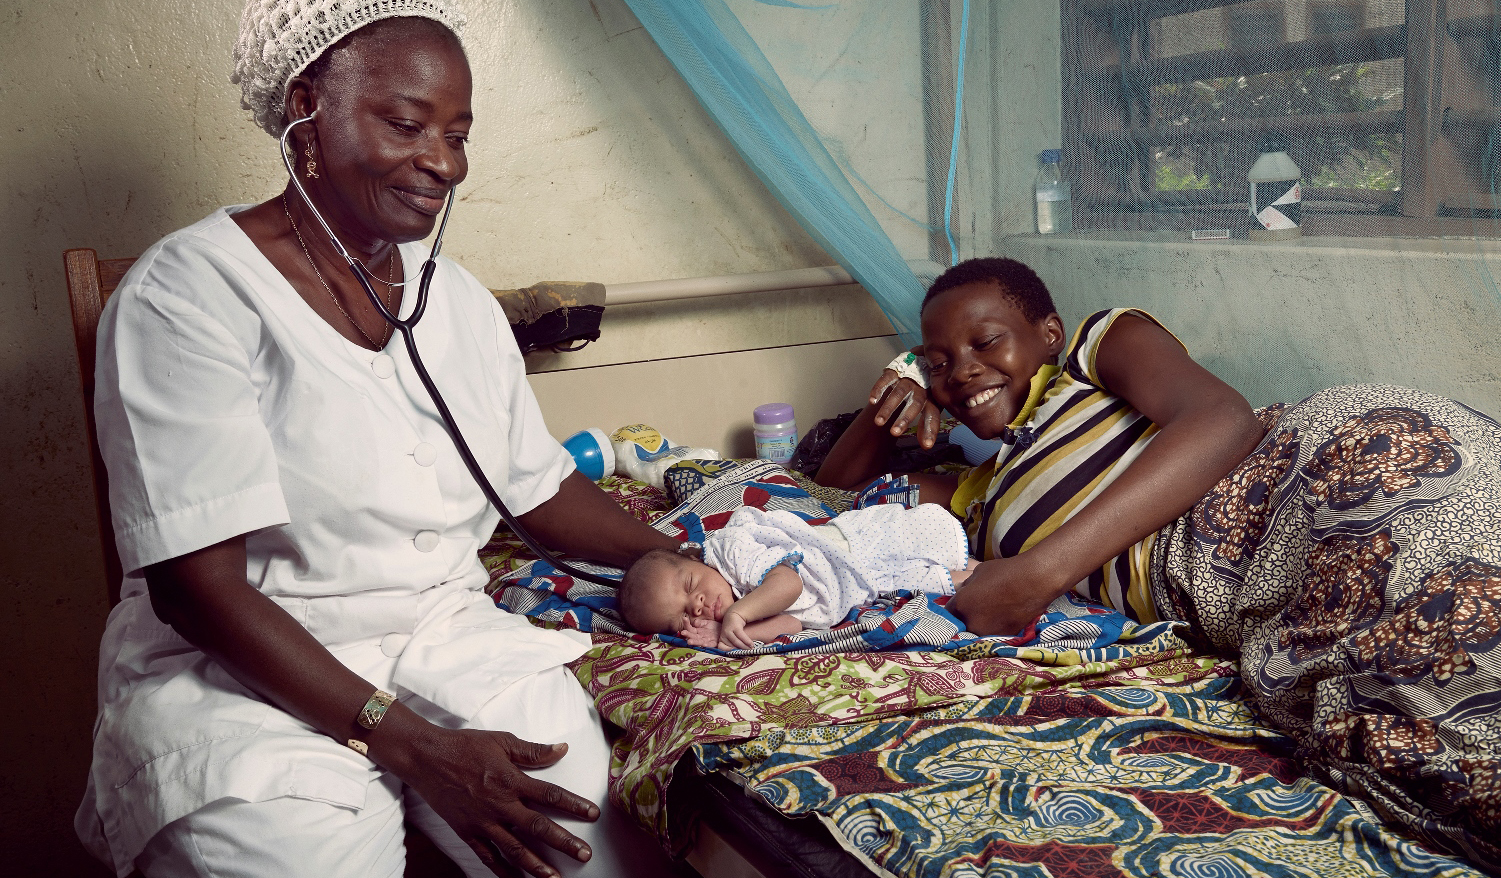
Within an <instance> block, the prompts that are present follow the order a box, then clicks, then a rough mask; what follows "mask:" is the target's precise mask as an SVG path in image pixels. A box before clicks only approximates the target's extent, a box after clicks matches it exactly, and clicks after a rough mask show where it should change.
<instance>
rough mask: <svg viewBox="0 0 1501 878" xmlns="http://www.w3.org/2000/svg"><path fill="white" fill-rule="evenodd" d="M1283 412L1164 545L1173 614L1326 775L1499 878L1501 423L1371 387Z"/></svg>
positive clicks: (1338, 391) (1156, 562)
mask: <svg viewBox="0 0 1501 878" xmlns="http://www.w3.org/2000/svg"><path fill="white" fill-rule="evenodd" d="M1268 414H1269V416H1270V417H1269V419H1270V418H1275V422H1274V423H1273V424H1272V425H1271V429H1270V431H1269V432H1268V433H1267V435H1266V438H1265V439H1263V440H1262V442H1261V444H1260V446H1259V447H1258V448H1257V449H1256V451H1255V452H1254V453H1252V455H1251V456H1250V457H1249V458H1247V459H1246V461H1245V462H1244V463H1242V464H1241V465H1240V466H1239V467H1238V468H1237V469H1236V470H1235V471H1233V472H1232V473H1231V474H1230V475H1229V476H1227V477H1226V478H1225V479H1224V480H1222V481H1221V482H1220V484H1219V485H1218V486H1216V488H1215V489H1214V490H1213V491H1212V492H1211V493H1210V494H1209V495H1208V496H1207V497H1205V498H1204V499H1203V500H1202V501H1200V502H1199V503H1198V504H1197V505H1196V506H1195V507H1194V508H1193V509H1192V510H1191V511H1190V512H1189V514H1188V515H1185V516H1184V517H1183V518H1181V519H1180V520H1179V521H1178V522H1176V523H1175V524H1173V525H1171V526H1169V527H1168V528H1167V529H1165V530H1164V531H1162V532H1161V534H1160V536H1159V540H1158V542H1157V546H1156V553H1155V555H1154V558H1153V580H1152V591H1153V594H1154V596H1155V597H1156V599H1157V601H1158V604H1159V610H1160V611H1161V612H1162V613H1163V614H1164V615H1165V616H1170V617H1175V618H1178V619H1182V620H1186V621H1188V622H1189V623H1190V624H1191V626H1192V630H1193V631H1195V632H1198V634H1199V635H1201V636H1202V637H1204V638H1206V639H1207V640H1208V641H1209V642H1210V643H1211V644H1212V645H1213V646H1214V647H1215V648H1216V649H1218V650H1220V651H1221V652H1224V653H1227V654H1229V655H1238V656H1240V661H1241V674H1242V676H1243V678H1244V680H1245V685H1246V689H1247V692H1248V694H1249V697H1250V700H1251V702H1252V703H1253V704H1254V706H1255V707H1256V709H1257V710H1258V712H1259V714H1260V715H1261V716H1262V717H1264V718H1265V719H1266V720H1267V721H1268V722H1270V723H1272V724H1273V725H1275V726H1277V727H1278V728H1279V729H1281V730H1282V731H1284V732H1286V733H1287V734H1288V735H1289V736H1291V738H1292V739H1293V740H1294V741H1295V743H1296V753H1297V757H1298V758H1299V759H1300V760H1301V761H1302V762H1303V764H1304V765H1306V766H1307V768H1308V770H1309V771H1310V772H1311V773H1312V774H1313V775H1314V776H1315V777H1317V778H1319V779H1320V780H1322V781H1324V782H1325V783H1328V784H1329V785H1330V786H1332V787H1334V788H1335V789H1337V790H1340V791H1342V792H1345V793H1348V794H1349V795H1351V796H1352V797H1353V798H1355V799H1357V800H1359V801H1361V802H1363V803H1365V805H1364V807H1366V808H1368V809H1369V810H1370V811H1371V812H1373V813H1374V814H1375V815H1377V816H1379V817H1380V818H1381V819H1383V820H1385V821H1387V822H1388V823H1389V824H1391V825H1394V826H1397V827H1399V828H1401V829H1402V830H1403V831H1405V832H1407V833H1410V834H1411V835H1413V836H1415V837H1416V838H1418V839H1420V840H1422V841H1423V842H1425V843H1428V844H1430V845H1432V846H1434V847H1435V848H1437V849H1440V850H1445V851H1449V852H1453V853H1457V854H1460V855H1462V856H1465V857H1468V858H1470V859H1471V860H1472V861H1473V862H1475V863H1477V864H1479V865H1480V866H1482V867H1483V868H1486V869H1490V870H1492V871H1501V425H1498V424H1497V423H1496V421H1494V420H1492V419H1491V418H1489V417H1486V416H1485V415H1482V414H1480V413H1478V412H1476V411H1474V410H1472V409H1469V408H1467V407H1465V406H1464V405H1461V404H1459V403H1456V402H1453V401H1451V400H1447V399H1442V398H1439V397H1435V396H1432V395H1429V394H1426V393H1421V392H1418V391H1414V390H1407V389H1403V388H1397V387H1385V386H1375V385H1362V386H1356V387H1338V388H1334V389H1331V390H1326V391H1321V392H1320V393H1317V394H1315V395H1313V396H1311V397H1309V398H1308V399H1306V400H1304V401H1303V402H1301V403H1298V404H1297V405H1293V406H1289V407H1287V408H1286V409H1285V410H1283V411H1281V412H1280V413H1278V412H1269V413H1268Z"/></svg>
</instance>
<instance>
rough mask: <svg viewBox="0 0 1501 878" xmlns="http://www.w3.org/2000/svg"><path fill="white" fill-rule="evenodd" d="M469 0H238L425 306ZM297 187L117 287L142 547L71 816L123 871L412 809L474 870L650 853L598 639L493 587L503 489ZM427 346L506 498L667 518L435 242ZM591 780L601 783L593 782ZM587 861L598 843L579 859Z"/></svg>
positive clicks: (617, 869)
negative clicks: (420, 290) (526, 364)
mask: <svg viewBox="0 0 1501 878" xmlns="http://www.w3.org/2000/svg"><path fill="white" fill-rule="evenodd" d="M450 4H451V0H251V4H250V7H249V8H248V9H247V10H246V12H245V15H244V19H243V21H242V25H241V34H240V39H239V44H238V45H237V46H236V62H237V63H236V74H235V77H234V78H235V80H236V81H238V82H240V84H241V86H242V88H243V89H244V95H245V99H244V103H245V105H246V107H247V108H249V109H251V110H253V111H254V112H255V114H256V119H257V121H258V122H259V123H260V124H261V125H262V126H263V127H264V128H265V129H266V130H267V131H268V132H270V133H272V134H273V135H279V134H280V133H281V132H282V130H283V128H284V127H285V126H286V125H287V124H288V120H290V119H300V118H302V117H304V116H309V115H312V116H313V117H314V119H313V122H311V123H309V124H301V125H298V126H296V128H295V129H294V130H293V132H292V138H291V143H292V144H293V145H295V148H296V157H297V162H296V168H297V173H298V174H299V176H300V179H301V181H302V183H303V184H304V187H305V188H306V190H307V192H308V197H309V199H310V200H311V201H312V202H314V204H315V205H316V207H317V208H318V210H319V211H321V213H322V214H323V216H324V217H326V218H327V220H328V222H329V224H330V225H331V226H332V228H333V231H334V233H335V234H336V235H337V236H338V237H339V239H340V241H341V242H342V243H343V245H344V246H345V247H346V248H348V250H349V251H350V252H351V253H352V254H354V256H355V257H356V258H358V259H360V260H361V261H362V262H364V264H365V265H366V266H368V267H369V269H370V271H371V274H373V275H374V276H375V277H376V278H379V279H382V281H384V282H377V283H376V284H375V287H376V291H377V293H378V294H379V295H381V296H382V297H383V298H385V299H386V301H387V302H388V303H389V304H390V307H391V309H392V310H393V311H394V312H396V313H398V314H402V315H403V316H405V315H407V314H409V313H410V308H411V304H412V299H413V298H415V293H413V294H408V293H407V290H413V291H415V288H416V284H415V283H413V284H412V285H411V286H410V287H406V286H402V285H401V281H403V280H409V281H410V280H414V279H415V278H416V277H417V275H418V273H419V271H420V268H421V263H422V260H423V258H424V256H425V254H426V248H425V247H424V246H422V245H421V244H420V243H416V242H420V241H421V240H422V239H423V238H425V237H426V236H428V235H429V234H430V233H431V232H432V230H433V227H434V224H435V222H436V217H437V215H438V213H439V211H440V209H441V208H442V205H443V202H444V198H445V196H446V195H447V193H448V191H449V189H450V187H453V186H456V185H457V184H458V183H459V182H460V181H461V180H463V178H464V176H465V173H466V172H467V169H468V166H467V160H466V158H465V153H464V143H465V140H466V139H467V137H468V135H469V129H470V124H471V122H472V115H471V111H470V92H471V80H470V72H469V66H468V61H467V60H466V57H465V54H464V51H463V48H462V46H461V44H460V42H459V38H458V36H457V32H458V29H459V28H460V26H461V20H460V16H459V15H458V14H457V12H456V11H455V10H454V9H453V8H452V7H451V5H450ZM391 336H392V332H391V328H390V327H389V325H388V324H387V323H386V322H385V321H384V320H383V319H382V318H381V317H380V315H379V314H378V312H377V311H376V310H375V308H374V307H373V305H372V304H371V303H370V302H369V301H368V300H367V297H366V295H365V293H364V291H363V290H362V289H361V288H360V287H359V285H358V284H357V283H356V281H355V279H354V278H353V277H352V276H351V274H350V272H349V271H348V269H347V266H346V265H345V264H344V263H343V261H342V259H341V258H340V257H339V256H338V254H337V251H336V250H335V248H334V246H333V244H332V243H331V241H330V240H329V238H328V237H327V235H326V233H325V232H324V231H323V229H322V227H321V226H320V225H318V223H317V221H316V220H315V219H314V217H313V215H312V213H311V212H310V211H309V208H308V204H307V203H306V202H305V201H304V200H303V199H302V198H301V197H300V196H299V194H298V192H297V190H296V189H295V188H293V187H292V186H291V185H290V184H289V185H288V186H287V188H286V190H285V191H284V192H283V194H282V195H280V196H278V197H276V198H273V199H271V200H269V201H267V202H264V203H262V204H258V205H253V206H239V207H230V208H225V209H221V210H219V211H216V212H215V213H214V214H212V215H210V216H209V217H207V218H205V219H203V220H202V221H200V222H198V223H196V224H194V225H192V226H190V227H188V228H186V229H183V230H181V231H178V232H175V233H173V234H172V235H169V236H168V237H167V238H165V239H163V240H162V241H160V242H158V243H157V244H156V245H154V246H153V247H152V248H151V249H150V250H148V251H147V252H146V253H145V254H144V255H143V256H142V258H141V259H140V260H139V261H138V262H137V264H136V265H135V267H134V268H133V269H132V270H131V272H130V274H129V275H127V277H126V278H125V280H124V282H123V283H122V284H121V286H120V288H119V290H118V292H117V293H116V294H115V296H114V297H113V298H112V299H111V300H110V303H109V306H108V308H106V310H105V314H104V316H103V318H102V322H101V325H100V335H99V339H100V342H99V366H98V372H97V385H98V391H97V402H96V413H97V416H98V423H99V437H100V444H101V446H102V449H103V453H104V458H105V461H106V462H107V465H108V469H109V476H110V503H111V506H112V510H113V513H114V522H115V537H116V541H117V543H118V545H119V548H120V553H121V556H122V558H123V560H124V566H125V569H126V570H127V571H130V572H129V573H128V575H127V576H126V579H125V582H124V587H123V589H122V596H123V599H122V600H121V602H120V604H119V606H117V607H116V608H115V610H114V612H113V613H112V615H111V616H110V620H109V624H108V627H107V630H106V632H105V635H104V641H103V644H102V648H101V657H100V673H99V703H100V712H99V719H98V722H97V724H96V729H95V741H94V761H93V766H92V768H91V772H90V778H89V789H88V793H87V795H86V798H85V801H84V802H83V804H82V806H81V807H80V809H79V813H78V818H77V827H78V831H79V834H80V836H81V837H82V838H83V839H84V841H85V843H86V844H87V845H88V846H89V847H90V849H91V850H93V851H94V852H95V853H96V854H97V855H98V856H99V857H100V858H101V859H103V860H104V861H106V862H107V863H109V864H110V865H111V866H112V867H113V868H114V870H115V871H116V872H117V874H119V875H122V876H124V875H127V874H128V873H129V872H130V871H131V870H132V869H137V868H138V869H140V870H142V871H143V872H144V873H145V874H146V875H147V876H157V875H223V874H230V873H233V874H235V875H266V876H272V875H275V876H295V875H306V876H332V875H360V876H367V875H369V876H383V875H392V876H396V875H400V874H401V873H402V868H403V862H404V846H403V828H402V827H403V821H404V820H410V821H411V822H413V823H415V824H417V825H419V826H420V827H422V828H423V829H424V831H426V832H428V834H429V835H431V836H433V837H434V839H435V840H437V841H438V842H439V845H440V846H441V847H443V848H444V850H445V851H446V852H449V853H450V855H451V856H454V858H455V859H456V860H459V861H460V864H461V865H462V866H464V868H465V871H466V872H468V873H469V874H471V875H481V874H488V873H489V870H490V868H491V867H495V868H500V866H499V864H500V863H501V861H502V860H509V861H510V862H511V863H512V864H514V865H515V866H517V867H519V868H520V869H522V870H524V871H525V872H527V873H529V874H533V875H539V876H542V875H556V874H559V873H560V872H561V873H563V874H574V873H576V872H577V873H580V874H584V875H601V876H613V875H628V874H633V873H636V874H657V873H659V870H661V869H662V868H663V865H662V860H661V859H660V855H659V854H658V853H657V852H656V850H655V846H654V842H653V840H652V839H650V838H649V837H648V836H647V834H646V833H645V832H643V831H641V830H640V829H638V828H636V827H635V826H633V825H631V824H630V823H629V820H628V818H625V817H624V815H621V814H619V813H618V812H616V811H615V810H614V809H613V808H611V807H610V806H608V805H607V804H606V801H605V782H606V771H607V767H608V749H607V747H606V744H605V741H604V738H603V734H602V731H601V724H600V720H599V718H598V716H597V715H596V714H595V712H594V710H593V707H592V705H591V704H590V702H589V699H588V697H587V696H586V695H585V693H584V692H583V691H582V689H581V688H580V686H579V685H578V683H577V681H576V680H575V679H574V678H573V676H572V675H571V674H570V673H569V672H568V670H567V669H566V668H565V667H563V665H564V663H565V662H568V661H570V660H572V659H574V658H576V657H578V656H579V655H581V654H582V653H583V652H584V650H586V649H587V648H588V639H587V637H585V636H582V635H578V634H576V633H572V634H570V633H568V632H555V631H545V630H542V629H538V628H534V627H532V626H531V625H530V624H529V623H528V622H527V621H526V620H525V619H524V618H520V617H516V616H513V615H510V614H508V613H505V612H503V611H501V610H499V609H497V608H496V607H495V606H494V605H493V603H491V601H490V600H489V598H488V597H487V596H486V595H485V594H484V593H483V592H482V591H481V589H482V587H483V586H484V585H485V583H486V579H487V577H486V574H485V570H484V568H483V567H482V565H481V564H480V563H479V560H478V557H477V554H476V553H477V550H478V549H479V547H480V546H482V545H483V544H484V543H485V541H486V540H487V538H488V537H489V535H490V534H491V532H492V531H493V530H494V528H495V526H496V524H497V522H498V519H499V516H498V513H497V512H496V511H495V510H494V508H493V507H491V506H490V504H488V503H487V502H486V500H485V499H484V497H483V495H482V494H481V492H480V490H479V488H478V487H477V486H476V485H475V483H474V482H473V480H472V479H471V478H470V476H469V474H468V473H467V471H466V470H465V468H464V465H463V463H462V461H461V460H460V458H459V456H458V454H457V453H456V451H455V450H454V446H453V443H452V442H451V441H450V440H449V437H448V435H447V434H446V432H445V430H444V427H443V425H442V423H441V421H440V420H439V418H438V417H437V413H436V411H435V410H434V409H433V406H432V403H431V402H430V401H429V400H428V397H427V394H426V392H425V391H424V390H423V388H422V386H421V384H420V383H419V382H418V379H417V377H416V375H415V374H414V372H413V368H412V364H411V362H410V361H409V360H408V358H407V356H406V354H405V352H404V350H403V348H402V345H400V344H399V343H398V344H389V342H390V341H391ZM416 339H417V343H418V348H419V349H420V350H422V351H423V352H424V354H425V359H426V362H427V366H428V369H429V371H430V372H431V373H432V375H433V378H434V379H435V381H436V383H437V385H438V386H439V388H440V389H441V390H442V391H443V393H444V395H445V398H446V400H447V402H448V405H449V406H450V408H451V409H452V410H453V413H454V415H455V417H456V419H457V421H458V423H459V424H460V425H461V427H462V428H463V430H464V432H465V434H466V436H467V437H468V439H469V442H470V444H471V446H472V447H473V449H474V452H475V454H476V456H477V457H478V459H479V461H480V464H481V465H482V466H483V467H484V469H485V471H486V472H487V473H488V475H489V478H490V480H491V481H492V483H494V484H495V485H496V486H497V489H498V490H499V491H500V493H501V494H502V496H503V498H504V500H505V502H506V504H507V505H508V506H509V507H510V509H511V510H512V511H513V512H515V513H518V514H519V515H520V517H521V520H522V521H523V523H524V524H525V525H526V526H527V528H528V529H529V530H531V531H532V532H533V533H534V534H535V535H536V536H537V537H538V538H539V539H541V540H542V541H543V542H545V543H547V544H548V545H550V546H552V547H554V548H557V549H559V550H562V551H565V552H569V553H573V554H579V555H585V556H588V557H592V558H595V559H598V560H601V561H605V562H608V563H613V564H618V565H621V566H624V565H626V564H628V563H629V562H631V561H632V560H634V559H635V558H636V557H639V556H640V555H641V554H643V553H644V552H645V551H647V550H648V549H651V548H654V547H668V548H670V547H672V546H673V545H674V543H673V541H672V540H671V539H670V538H668V537H666V536H664V535H662V534H659V533H657V532H656V531H653V530H651V529H650V528H648V527H646V526H645V525H642V524H640V523H639V522H637V521H636V520H635V519H633V518H632V517H631V516H629V515H628V514H626V513H625V512H623V511H622V510H621V509H620V508H619V507H618V506H616V505H615V504H614V503H613V502H611V501H610V499H609V498H608V497H606V496H605V495H604V494H603V493H602V492H600V491H599V490H598V489H597V488H596V487H595V486H594V485H593V483H591V482H589V481H588V480H587V479H585V478H584V477H583V476H581V475H579V474H578V473H576V472H574V471H573V464H572V460H571V458H570V457H569V456H568V454H567V453H566V452H565V451H563V449H562V448H561V447H560V446H559V445H558V443H557V442H555V441H554V440H553V439H552V438H551V437H550V436H549V434H548V433H547V430H546V429H545V427H544V425H543V423H542V419H541V415H540V412H539V410H538V407H537V403H536V400H535V399H534V398H533V396H532V393H531V390H530V388H529V387H528V386H527V383H526V380H525V374H524V368H523V364H522V360H521V356H520V354H519V353H518V352H517V349H516V345H515V342H514V340H513V338H512V336H511V332H510V327H509V326H508V325H507V323H506V321H505V318H504V315H503V314H502V312H501V310H500V308H499V307H498V306H497V305H496V303H495V302H494V300H493V299H492V298H491V296H490V295H489V293H488V292H487V291H486V290H485V289H484V288H483V287H482V286H481V285H480V284H479V283H478V282H477V281H476V280H475V279H474V278H473V277H472V276H470V275H469V274H468V273H467V272H465V271H464V270H463V269H461V268H459V267H458V266H457V265H455V264H454V263H452V262H450V261H448V260H446V259H440V260H439V262H438V267H437V272H436V275H435V277H434V280H433V283H432V292H431V299H430V301H429V304H428V307H427V312H426V314H425V316H424V317H423V318H422V320H421V322H420V323H419V324H418V327H417V329H416ZM601 809H603V813H602V812H601ZM581 864H582V865H581Z"/></svg>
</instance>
